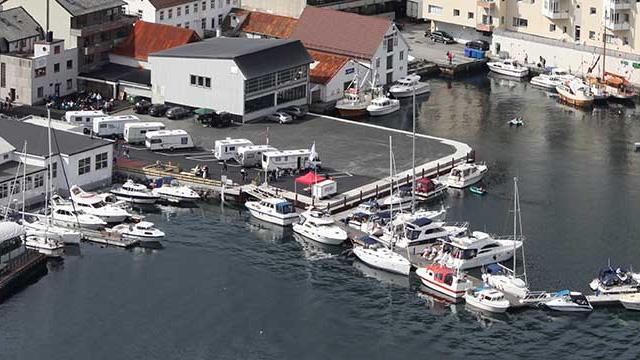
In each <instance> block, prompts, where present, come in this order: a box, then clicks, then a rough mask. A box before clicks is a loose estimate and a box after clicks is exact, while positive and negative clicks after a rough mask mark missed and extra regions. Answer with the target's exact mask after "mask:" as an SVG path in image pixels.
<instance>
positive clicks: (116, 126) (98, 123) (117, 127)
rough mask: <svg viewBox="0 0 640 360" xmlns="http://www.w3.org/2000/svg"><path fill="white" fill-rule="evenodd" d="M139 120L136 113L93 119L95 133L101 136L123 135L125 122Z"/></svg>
mask: <svg viewBox="0 0 640 360" xmlns="http://www.w3.org/2000/svg"><path fill="white" fill-rule="evenodd" d="M139 121H140V119H139V118H138V117H137V116H134V115H120V116H105V117H101V118H96V119H95V120H94V121H93V134H94V135H97V136H100V137H122V135H123V134H124V125H125V124H127V123H132V122H139Z"/></svg>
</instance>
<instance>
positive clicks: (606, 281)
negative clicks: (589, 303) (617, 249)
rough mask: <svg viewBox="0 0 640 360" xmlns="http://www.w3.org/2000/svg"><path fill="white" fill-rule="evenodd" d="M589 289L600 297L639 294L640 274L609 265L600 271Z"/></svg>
mask: <svg viewBox="0 0 640 360" xmlns="http://www.w3.org/2000/svg"><path fill="white" fill-rule="evenodd" d="M589 287H590V288H591V290H593V291H594V292H595V293H596V294H598V295H613V294H629V293H638V292H640V273H634V272H631V271H630V270H627V269H624V268H621V267H613V266H611V265H609V266H607V267H605V268H602V269H600V272H599V273H598V277H597V278H595V279H593V280H592V281H591V282H590V283H589Z"/></svg>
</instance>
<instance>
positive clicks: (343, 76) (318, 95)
mask: <svg viewBox="0 0 640 360" xmlns="http://www.w3.org/2000/svg"><path fill="white" fill-rule="evenodd" d="M309 54H311V56H312V57H313V60H314V62H313V64H311V71H310V81H311V90H310V93H311V102H312V103H319V102H321V103H330V102H335V101H338V100H340V99H341V98H342V97H343V95H344V91H345V90H346V89H348V88H349V87H351V86H352V85H353V84H354V82H355V81H359V82H361V81H362V80H364V79H363V77H364V76H365V74H366V73H367V72H368V70H369V69H368V68H367V67H366V66H364V65H362V64H361V63H360V62H358V61H357V60H354V59H352V58H349V57H347V56H342V55H335V54H330V53H326V52H322V51H314V50H309ZM357 85H360V84H359V83H358V84H357Z"/></svg>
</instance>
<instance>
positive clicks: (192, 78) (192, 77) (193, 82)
mask: <svg viewBox="0 0 640 360" xmlns="http://www.w3.org/2000/svg"><path fill="white" fill-rule="evenodd" d="M196 78H197V76H195V75H191V85H195V84H196V81H197V80H196Z"/></svg>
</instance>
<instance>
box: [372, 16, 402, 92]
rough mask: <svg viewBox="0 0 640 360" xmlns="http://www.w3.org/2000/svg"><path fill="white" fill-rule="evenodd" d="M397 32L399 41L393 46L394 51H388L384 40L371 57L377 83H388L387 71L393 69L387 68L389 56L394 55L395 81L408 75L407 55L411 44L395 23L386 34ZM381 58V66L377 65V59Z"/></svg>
mask: <svg viewBox="0 0 640 360" xmlns="http://www.w3.org/2000/svg"><path fill="white" fill-rule="evenodd" d="M394 33H397V34H398V35H397V37H398V43H397V45H394V46H393V52H391V53H388V52H387V49H386V48H385V46H384V44H383V42H384V41H383V42H381V43H380V45H379V46H378V50H377V51H376V53H375V55H374V56H373V58H372V59H371V66H372V68H373V69H374V70H372V71H374V72H375V73H376V76H377V77H378V80H377V85H385V84H387V76H386V75H387V73H388V72H390V71H391V69H390V70H387V56H389V55H393V68H392V70H393V81H396V80H398V79H399V78H401V77H403V76H406V75H407V57H408V55H409V50H408V49H409V46H408V44H407V41H406V40H405V39H404V38H403V37H402V35H401V34H400V32H399V31H397V30H396V27H395V25H393V24H392V25H391V26H390V27H389V30H388V31H387V33H386V35H387V36H388V35H392V34H394ZM401 52H402V60H400V53H401ZM378 58H379V59H380V66H379V67H376V64H377V62H376V59H378Z"/></svg>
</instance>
